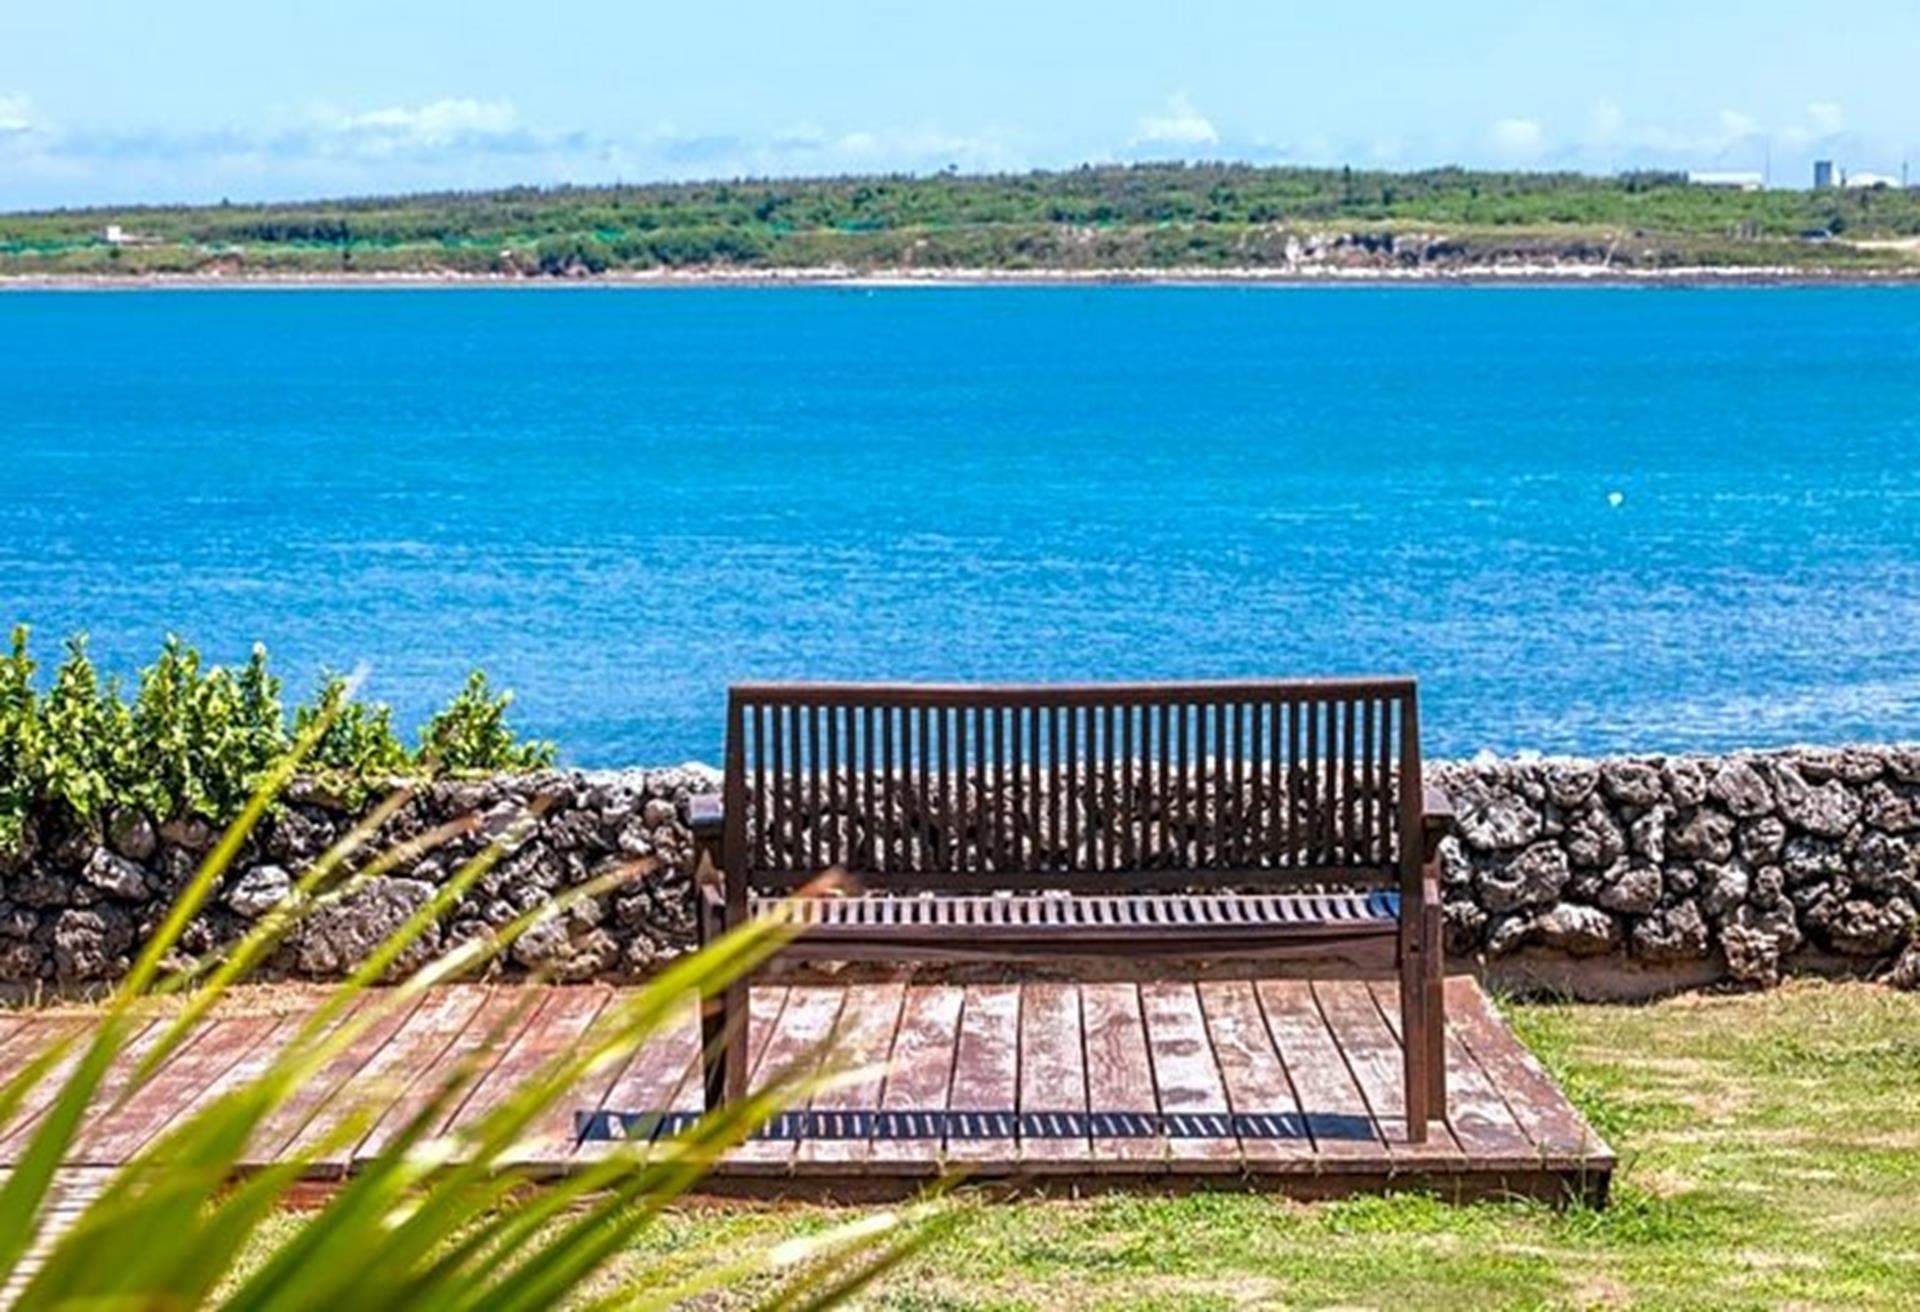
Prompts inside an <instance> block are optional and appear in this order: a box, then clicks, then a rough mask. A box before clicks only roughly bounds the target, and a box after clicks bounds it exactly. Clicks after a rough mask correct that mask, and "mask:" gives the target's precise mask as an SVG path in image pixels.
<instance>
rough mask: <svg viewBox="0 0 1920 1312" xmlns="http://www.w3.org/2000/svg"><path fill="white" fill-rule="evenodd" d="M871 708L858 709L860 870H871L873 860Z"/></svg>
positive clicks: (872, 717) (873, 863)
mask: <svg viewBox="0 0 1920 1312" xmlns="http://www.w3.org/2000/svg"><path fill="white" fill-rule="evenodd" d="M873 719H874V716H873V707H871V706H863V707H861V708H860V757H859V760H860V782H861V793H862V796H861V800H860V831H859V832H860V868H861V869H862V870H871V869H872V868H873V867H874V865H875V864H876V862H875V860H874V855H875V851H876V849H875V846H874V832H873V824H874V809H873V768H874V764H875V762H874V753H873Z"/></svg>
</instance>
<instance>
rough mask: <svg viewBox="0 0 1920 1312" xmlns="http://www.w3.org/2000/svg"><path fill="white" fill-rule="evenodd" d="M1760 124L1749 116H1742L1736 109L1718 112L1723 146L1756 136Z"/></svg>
mask: <svg viewBox="0 0 1920 1312" xmlns="http://www.w3.org/2000/svg"><path fill="white" fill-rule="evenodd" d="M1759 131H1760V122H1759V120H1758V119H1756V118H1754V117H1753V116H1752V115H1751V114H1742V113H1741V112H1740V111H1739V110H1737V109H1723V110H1721V111H1720V132H1721V135H1722V137H1723V138H1725V142H1724V144H1731V143H1733V142H1735V141H1739V140H1740V139H1741V138H1743V137H1751V136H1756V135H1758V133H1759Z"/></svg>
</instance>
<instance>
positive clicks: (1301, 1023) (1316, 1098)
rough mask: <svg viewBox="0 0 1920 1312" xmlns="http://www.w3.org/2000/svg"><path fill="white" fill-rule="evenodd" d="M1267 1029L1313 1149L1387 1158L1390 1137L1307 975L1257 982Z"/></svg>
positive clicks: (1341, 1158)
mask: <svg viewBox="0 0 1920 1312" xmlns="http://www.w3.org/2000/svg"><path fill="white" fill-rule="evenodd" d="M1254 996H1255V997H1257V998H1258V999H1259V1000H1260V1010H1261V1012H1262V1013H1263V1014H1264V1015H1265V1016H1266V1020H1267V1031H1268V1033H1269V1034H1271V1035H1272V1037H1273V1043H1274V1048H1275V1049H1276V1050H1277V1051H1278V1053H1279V1054H1280V1060H1281V1061H1282V1062H1283V1063H1284V1064H1285V1066H1286V1068H1287V1075H1288V1078H1289V1080H1290V1081H1291V1083H1292V1085H1293V1090H1294V1094H1295V1096H1296V1097H1297V1098H1298V1099H1299V1101H1300V1113H1301V1117H1302V1119H1303V1120H1305V1122H1306V1127H1307V1133H1308V1134H1309V1135H1311V1136H1312V1138H1313V1148H1314V1153H1315V1154H1316V1155H1317V1156H1318V1157H1320V1158H1321V1159H1323V1160H1326V1161H1329V1162H1341V1163H1348V1162H1359V1161H1374V1160H1385V1157H1386V1141H1385V1140H1384V1139H1383V1138H1382V1137H1381V1134H1380V1124H1379V1122H1378V1121H1376V1120H1375V1119H1374V1116H1373V1109H1372V1108H1370V1107H1369V1106H1368V1105H1367V1099H1366V1096H1365V1095H1364V1094H1363V1093H1361V1091H1360V1086H1359V1085H1358V1084H1356V1083H1354V1079H1353V1073H1352V1071H1350V1070H1349V1069H1348V1067H1347V1062H1346V1058H1344V1057H1343V1056H1341V1053H1340V1042H1339V1040H1338V1039H1336V1038H1335V1037H1334V1036H1333V1031H1331V1030H1330V1029H1328V1028H1327V1020H1326V1017H1325V1016H1324V1015H1323V1014H1322V1013H1321V1011H1320V1007H1319V1005H1318V1004H1317V1003H1315V1002H1314V1000H1313V991H1312V989H1311V988H1310V987H1309V985H1308V984H1307V982H1306V981H1305V980H1298V979H1266V980H1261V981H1259V982H1258V983H1257V984H1255V985H1254Z"/></svg>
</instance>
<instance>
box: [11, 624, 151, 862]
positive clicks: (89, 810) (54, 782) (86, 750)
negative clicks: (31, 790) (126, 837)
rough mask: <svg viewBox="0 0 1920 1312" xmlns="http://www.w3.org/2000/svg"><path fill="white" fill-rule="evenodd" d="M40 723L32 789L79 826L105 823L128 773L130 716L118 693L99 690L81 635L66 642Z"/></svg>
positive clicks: (131, 738) (110, 687)
mask: <svg viewBox="0 0 1920 1312" xmlns="http://www.w3.org/2000/svg"><path fill="white" fill-rule="evenodd" d="M39 719H40V726H39V730H38V732H37V733H36V735H35V742H36V747H37V750H36V751H35V753H34V756H33V760H32V774H31V776H30V778H31V779H32V783H33V785H34V786H35V787H36V788H37V789H38V791H39V793H40V795H41V796H42V797H45V798H47V799H49V800H51V801H54V802H57V803H60V804H61V805H63V806H65V807H66V809H67V811H68V812H69V813H70V814H71V815H72V816H73V817H75V818H77V819H79V820H81V821H83V822H86V823H88V824H94V823H98V822H99V821H101V820H104V819H105V818H106V814H107V810H108V808H109V807H110V806H111V805H112V804H113V802H114V800H115V798H116V796H117V795H118V794H119V792H120V785H121V784H122V783H123V782H124V781H125V780H126V779H127V777H128V776H129V774H130V773H131V771H130V767H131V766H132V764H133V760H132V752H133V747H134V730H133V717H132V716H131V715H130V714H129V713H128V710H127V707H126V705H125V703H123V702H122V701H121V700H120V695H119V689H118V688H117V687H115V686H113V685H110V684H109V685H106V686H102V684H101V682H100V676H99V674H98V673H97V672H96V671H95V669H94V667H93V661H92V659H91V658H90V657H89V656H88V655H87V639H86V635H85V634H76V635H74V636H73V637H71V638H69V639H67V658H66V659H65V660H64V661H62V662H61V663H60V668H59V669H58V670H56V671H55V672H54V676H53V687H52V688H51V689H50V690H49V691H48V693H47V696H46V700H45V701H44V702H42V703H41V704H40V715H39Z"/></svg>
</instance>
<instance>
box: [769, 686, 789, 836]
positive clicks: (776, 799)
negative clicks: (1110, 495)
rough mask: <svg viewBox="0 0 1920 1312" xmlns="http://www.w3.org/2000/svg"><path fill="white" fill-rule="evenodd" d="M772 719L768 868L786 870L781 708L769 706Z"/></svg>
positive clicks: (785, 789)
mask: <svg viewBox="0 0 1920 1312" xmlns="http://www.w3.org/2000/svg"><path fill="white" fill-rule="evenodd" d="M768 709H769V710H770V712H771V713H770V715H769V716H768V719H769V721H770V723H769V725H768V728H769V729H770V730H771V732H770V733H769V735H768V739H767V742H768V747H767V751H768V753H769V754H770V755H771V756H772V758H773V791H772V793H771V800H772V807H773V817H772V822H771V823H770V824H769V825H768V826H767V869H769V870H785V869H786V868H787V864H788V863H787V852H786V842H787V780H788V779H789V778H791V777H792V776H790V775H788V774H787V769H786V763H785V762H784V761H782V760H781V759H780V757H781V751H782V750H783V747H784V743H783V741H782V734H781V730H780V720H781V716H780V708H779V707H778V706H775V707H771V708H768Z"/></svg>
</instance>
